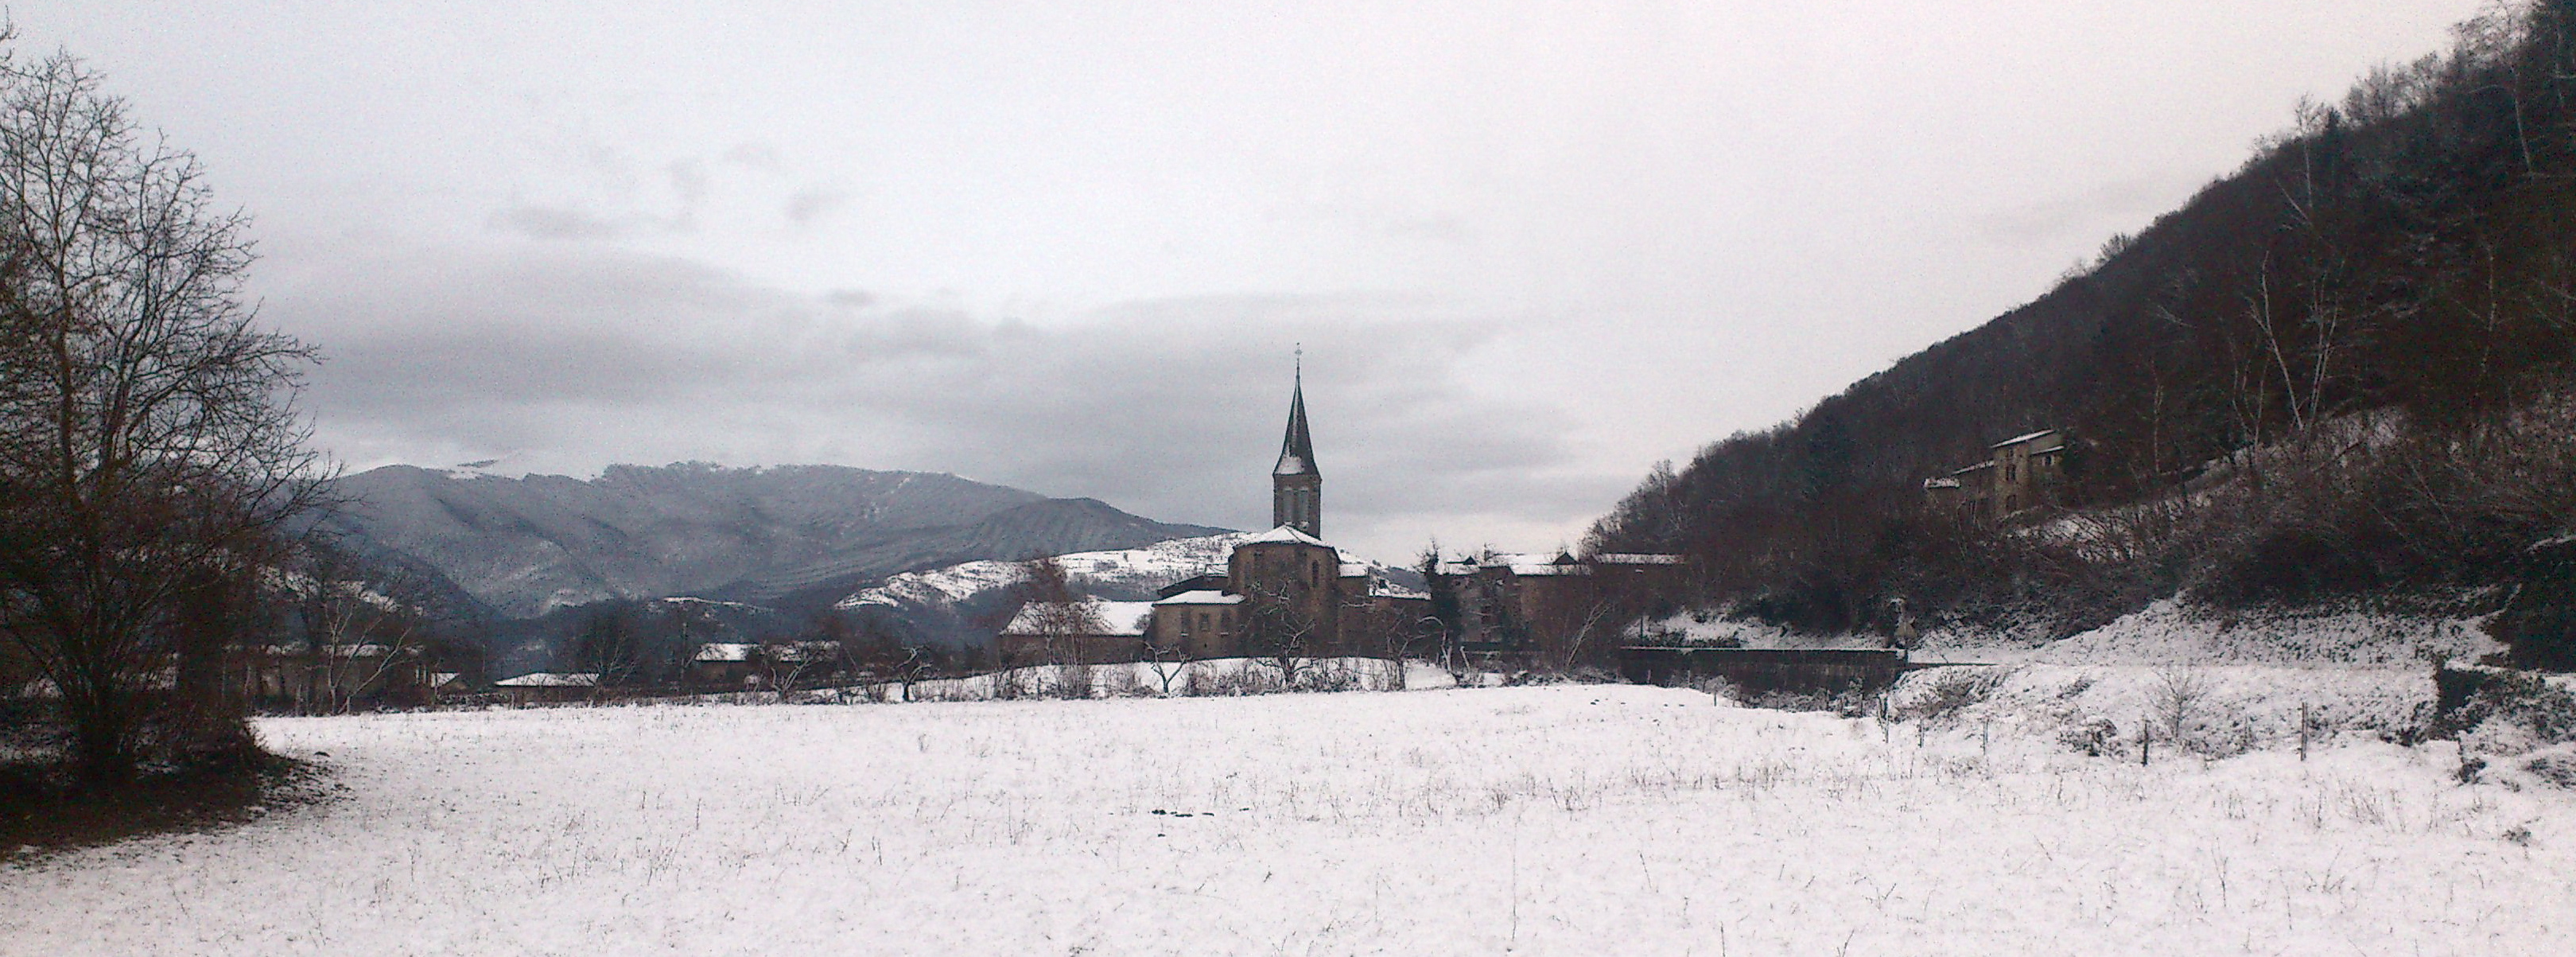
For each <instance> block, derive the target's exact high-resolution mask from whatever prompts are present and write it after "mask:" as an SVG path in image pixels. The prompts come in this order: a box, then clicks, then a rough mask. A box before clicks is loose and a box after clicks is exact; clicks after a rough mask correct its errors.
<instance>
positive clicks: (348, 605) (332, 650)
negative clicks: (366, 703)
mask: <svg viewBox="0 0 2576 957" xmlns="http://www.w3.org/2000/svg"><path fill="white" fill-rule="evenodd" d="M300 552H301V554H300V555H299V556H298V557H299V559H300V560H298V561H296V562H294V563H293V564H292V566H290V567H289V569H288V571H287V573H286V574H285V575H284V576H282V582H283V586H284V590H285V591H286V592H287V594H288V596H289V598H290V599H291V600H292V602H293V606H294V609H295V617H296V620H297V623H298V624H300V625H301V626H302V629H303V632H304V647H303V649H302V657H303V659H304V660H303V661H302V662H300V664H301V665H302V670H303V674H302V675H300V676H299V677H300V678H301V679H302V680H301V681H299V682H297V684H298V685H300V687H297V688H295V689H293V691H292V693H293V694H294V695H295V697H296V699H297V701H296V703H297V705H298V706H299V707H301V708H304V709H306V710H318V711H324V712H332V713H337V712H345V711H347V710H349V709H350V708H351V707H352V706H354V705H355V704H357V703H358V701H359V700H360V699H361V698H362V697H365V696H368V695H371V694H382V693H384V692H386V691H387V690H388V689H387V687H386V686H387V685H388V684H390V683H393V682H395V681H396V680H397V679H399V678H401V677H403V676H404V674H405V673H406V672H411V673H412V674H414V675H415V676H417V677H421V678H424V679H425V678H426V675H424V674H420V673H419V669H420V668H421V667H422V652H423V650H424V645H425V644H426V641H425V639H426V637H427V631H428V626H429V619H428V616H427V615H426V613H425V608H426V605H427V601H426V600H425V597H424V595H423V594H422V593H423V591H424V588H423V586H422V584H421V583H420V581H419V579H418V578H417V577H416V576H413V575H410V574H408V573H405V572H402V571H400V570H396V569H384V568H372V567H369V566H368V565H366V564H365V563H363V562H361V561H359V560H358V559H357V558H355V557H354V556H351V555H349V554H348V553H347V552H345V551H343V550H341V549H339V548H337V547H335V546H333V545H331V544H330V543H328V542H320V541H312V542H307V543H306V544H305V547H304V548H302V549H301V550H300ZM420 690H422V691H424V692H425V691H427V686H426V682H425V681H424V682H423V683H422V687H421V689H420Z"/></svg>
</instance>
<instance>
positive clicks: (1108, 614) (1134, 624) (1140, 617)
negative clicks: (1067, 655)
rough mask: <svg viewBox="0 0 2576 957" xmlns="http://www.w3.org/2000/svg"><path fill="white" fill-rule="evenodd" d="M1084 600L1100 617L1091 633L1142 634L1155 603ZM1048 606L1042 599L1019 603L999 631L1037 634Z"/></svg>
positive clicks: (1093, 612) (1009, 633)
mask: <svg viewBox="0 0 2576 957" xmlns="http://www.w3.org/2000/svg"><path fill="white" fill-rule="evenodd" d="M1083 604H1085V605H1088V606H1090V607H1091V612H1092V614H1094V615H1098V616H1099V617H1100V625H1101V628H1100V630H1099V631H1096V632H1090V634H1099V635H1142V634H1144V633H1145V621H1146V619H1148V618H1150V617H1152V616H1153V614H1154V603H1153V602H1150V601H1085V602H1083ZM1047 610H1048V605H1046V604H1045V603H1041V602H1032V603H1030V604H1028V605H1027V606H1025V607H1022V608H1021V609H1020V613H1019V614H1016V615H1012V616H1011V623H1010V624H1008V625H1004V626H1002V633H1003V634H1005V635H1034V634H1038V633H1039V629H1041V628H1042V627H1044V624H1043V619H1042V617H1041V616H1042V615H1044V614H1045V613H1046V611H1047Z"/></svg>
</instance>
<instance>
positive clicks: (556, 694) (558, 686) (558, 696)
mask: <svg viewBox="0 0 2576 957" xmlns="http://www.w3.org/2000/svg"><path fill="white" fill-rule="evenodd" d="M492 687H493V688H494V689H496V690H498V691H500V692H501V693H502V694H504V695H507V696H509V699H510V706H511V707H514V708H524V707H527V706H528V705H532V704H563V703H566V702H574V701H588V700H590V698H591V696H592V695H594V694H597V693H598V691H599V675H598V673H596V672H569V673H566V672H553V671H532V672H529V673H527V674H524V675H520V676H518V677H516V678H503V679H501V680H499V681H495V682H492Z"/></svg>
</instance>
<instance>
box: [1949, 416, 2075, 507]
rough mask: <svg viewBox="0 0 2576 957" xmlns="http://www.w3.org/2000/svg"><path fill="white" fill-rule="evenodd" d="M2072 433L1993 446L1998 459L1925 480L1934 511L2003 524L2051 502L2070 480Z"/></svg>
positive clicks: (2041, 434) (2043, 433)
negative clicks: (2068, 458)
mask: <svg viewBox="0 0 2576 957" xmlns="http://www.w3.org/2000/svg"><path fill="white" fill-rule="evenodd" d="M2066 450H2067V441H2066V434H2065V433H2063V432H2060V431H2058V430H2056V429H2042V430H2040V431H2037V432H2032V433H2030V434H2027V435H2017V436H2014V437H2012V438H2009V439H2005V440H2003V441H2001V442H1997V443H1995V444H1994V445H1993V446H1990V447H1989V451H1990V452H1991V453H1992V457H1990V458H1988V459H1986V460H1985V461H1983V462H1979V463H1977V464H1975V465H1971V466H1968V467H1966V468H1962V469H1958V470H1955V471H1952V472H1951V473H1950V474H1948V475H1943V476H1937V477H1934V478H1930V479H1926V480H1924V482H1923V496H1924V499H1925V500H1926V501H1928V502H1930V503H1931V504H1932V506H1933V507H1935V508H1939V509H1944V510H1954V511H1957V512H1960V513H1962V514H1966V515H1971V516H1974V517H1977V518H1983V519H1988V520H1996V521H2000V520H2002V519H2004V518H2006V517H2009V516H2012V515H2014V514H2017V513H2020V512H2022V511H2024V510H2026V509H2031V508H2036V507H2038V506H2041V505H2047V504H2051V503H2053V502H2054V501H2055V500H2056V492H2057V487H2058V484H2059V483H2060V482H2061V481H2063V480H2064V479H2065V478H2066Z"/></svg>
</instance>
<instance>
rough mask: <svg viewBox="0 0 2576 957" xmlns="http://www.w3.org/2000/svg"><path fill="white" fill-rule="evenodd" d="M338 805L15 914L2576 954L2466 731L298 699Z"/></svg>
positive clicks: (559, 945)
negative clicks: (2166, 740) (2070, 739)
mask: <svg viewBox="0 0 2576 957" xmlns="http://www.w3.org/2000/svg"><path fill="white" fill-rule="evenodd" d="M259 728H260V732H261V736H262V737H263V739H265V740H266V741H268V742H269V743H270V744H271V745H272V746H274V747H276V748H278V749H280V750H282V751H284V752H285V753H288V754H291V755H294V756H297V757H300V758H305V759H308V760H314V761H318V762H321V763H323V764H325V765H327V766H329V767H331V768H332V769H333V770H334V772H335V773H334V774H333V776H332V781H333V783H334V784H335V785H337V786H338V787H340V788H342V789H343V790H342V791H341V792H340V796H339V797H338V798H337V799H336V800H333V801H330V802H329V803H325V804H320V805H315V806H306V807H282V808H278V809H275V810H273V811H272V812H271V813H269V814H267V815H265V816H264V817H262V818H261V819H259V820H257V821H254V822H252V823H248V824H245V825H242V826H239V827H232V828H226V829H222V830H217V831H213V832H208V833H192V834H174V835H166V836H157V837H149V838H143V839H139V840H134V841H129V842H124V843H120V844H117V845H114V846H110V847H103V848H96V849H90V850H81V851H74V852H69V853H65V854H61V855H57V856H52V857H47V858H43V859H38V860H34V861H25V862H21V861H12V862H10V863H8V864H6V865H0V950H5V951H7V952H8V953H12V954H46V955H56V957H89V955H102V957H104V955H118V957H147V955H156V954H172V955H177V954H190V955H229V954H242V955H269V954H382V955H401V954H423V955H427V954H538V955H545V954H559V955H567V957H570V955H600V954H746V955H753V954H756V955H779V954H789V955H806V954H926V955H941V957H949V955H966V954H1070V953H1083V954H1138V955H1146V954H1193V955H1205V954H1421V955H1438V954H1551V955H1552V954H1565V955H1575V954H1637V955H1666V954H1669V955H1675V957H1679V955H1685V954H1701V955H1718V954H1739V955H1740V954H1828V955H1830V954H1849V955H1916V954H1980V955H2023V954H2029V955H2048V957H2063V955H2090V954H2236V953H2261V954H2302V955H2305V954H2318V955H2324V954H2480V955H2488V954H2492V955H2506V954H2565V953H2570V952H2576V883H2571V881H2570V879H2569V876H2568V875H2570V874H2576V799H2571V798H2570V797H2569V795H2568V793H2567V792H2564V791H2556V790H2547V791H2544V790H2538V789H2531V788H2526V789H2523V790H2513V789H2510V788H2506V787H2499V786H2496V785H2493V784H2484V783H2473V784H2467V785H2463V784H2461V783H2459V782H2458V781H2457V780H2456V778H2455V777H2454V776H2453V772H2454V770H2455V769H2456V766H2457V764H2456V759H2455V758H2454V756H2453V753H2452V748H2451V747H2450V746H2449V744H2448V743H2447V742H2445V743H2442V744H2438V745H2429V746H2424V747H2417V748H2406V747H2399V746H2396V745H2390V744H2385V743H2381V742H2378V741H2375V740H2369V739H2367V738H2365V737H2360V736H2354V737H2346V738H2341V739H2337V740H2333V741H2331V742H2328V743H2325V744H2322V745H2321V746H2320V747H2318V748H2317V749H2316V750H2315V753H2314V754H2313V755H2312V756H2311V758H2310V760H2308V761H2307V762H2305V763H2302V762H2300V761H2299V760H2298V758H2297V756H2296V755H2295V754H2294V753H2292V752H2290V751H2286V750H2281V749H2277V748H2276V749H2270V750H2265V751H2260V752H2256V753H2253V754H2248V755H2244V756H2241V757H2237V758H2232V759H2227V760H2220V761H2208V760H2203V759H2201V758H2198V757H2194V756H2179V755H2170V754H2166V753H2164V752H2159V753H2158V755H2157V757H2156V758H2155V761H2154V764H2153V766H2152V767H2146V768H2141V767H2139V766H2138V762H2137V761H2136V759H2135V758H2127V759H2121V758H2089V757H2084V756H2081V755H2077V754H2073V753H2070V752H2069V751H2067V750H2066V749H2065V748H2064V747H2062V746H2060V745H2059V744H2058V743H2057V742H2056V741H2055V740H2054V735H2024V734H2020V733H2016V732H2015V730H2014V729H2012V728H2010V727H2008V726H2002V725H1998V726H1997V727H1995V728H1993V729H1992V731H1991V734H1988V733H1987V732H1986V729H1984V728H1982V727H1965V728H1960V727H1953V728H1947V729H1937V730H1931V731H1929V732H1927V733H1923V734H1921V735H1919V736H1918V734H1917V733H1916V729H1914V728H1912V727H1908V726H1899V727H1897V728H1895V729H1893V733H1888V732H1883V731H1882V730H1881V729H1880V728H1878V727H1877V726H1876V725H1875V723H1874V722H1871V721H1866V720H1862V721H1849V720H1844V719H1841V718H1837V717H1835V716H1833V715H1830V714H1784V713H1779V712H1770V711H1761V710H1754V709H1745V708H1734V707H1727V706H1723V705H1719V704H1714V703H1712V702H1711V701H1710V699H1709V697H1708V696H1707V695H1702V694H1696V693H1692V692H1688V691H1683V690H1679V689H1669V688H1647V687H1637V686H1619V685H1612V686H1587V685H1558V686H1551V687H1535V688H1495V689H1483V690H1457V691H1414V692H1400V693H1356V694H1308V695H1266V696H1254V697H1240V698H1177V699H1167V698H1127V699H1116V700H1101V701H1048V702H1018V703H1010V702H1003V703H959V704H912V705H861V706H847V707H834V706H815V707H792V708H791V707H695V708H692V707H650V708H573V709H561V710H545V709H540V710H530V711H479V712H441V713H419V714H382V715H366V716H354V717H327V718H285V719H267V720H263V721H261V722H260V725H259Z"/></svg>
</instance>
